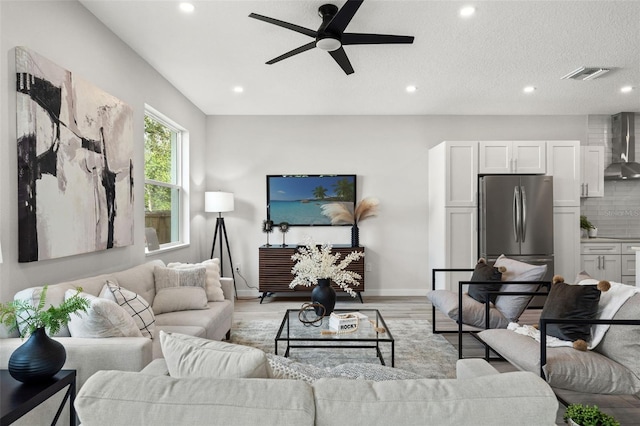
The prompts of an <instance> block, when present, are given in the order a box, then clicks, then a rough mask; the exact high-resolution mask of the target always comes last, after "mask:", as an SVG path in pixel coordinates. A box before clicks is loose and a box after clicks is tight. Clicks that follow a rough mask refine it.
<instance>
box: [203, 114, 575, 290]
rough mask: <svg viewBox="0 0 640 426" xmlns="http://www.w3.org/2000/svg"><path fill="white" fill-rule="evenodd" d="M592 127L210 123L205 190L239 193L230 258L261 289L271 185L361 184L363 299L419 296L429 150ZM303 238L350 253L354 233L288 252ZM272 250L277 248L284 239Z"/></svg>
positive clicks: (395, 120) (425, 278) (314, 231)
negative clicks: (313, 179) (374, 212)
mask: <svg viewBox="0 0 640 426" xmlns="http://www.w3.org/2000/svg"><path fill="white" fill-rule="evenodd" d="M586 126H587V119H586V116H535V117H523V116H382V117H379V116H342V117H335V116H315V117H310V116H210V117H208V119H207V141H208V142H207V151H206V156H207V160H206V162H207V164H208V167H207V169H206V184H207V189H208V190H217V189H221V190H225V191H231V192H234V193H235V196H236V211H234V212H232V213H227V214H225V222H226V226H227V231H228V234H229V239H230V245H231V251H232V256H233V258H234V264H235V265H238V264H240V265H241V273H242V275H243V276H244V277H246V278H247V281H248V283H249V285H250V286H255V287H257V282H258V247H259V246H260V245H262V244H265V242H266V237H265V235H264V234H263V233H262V232H261V224H262V220H264V219H266V183H265V176H266V175H268V174H287V173H301V174H316V173H355V174H357V175H358V181H357V191H358V198H362V197H367V196H376V197H378V198H379V199H380V202H381V204H380V214H379V216H378V217H374V218H371V219H367V220H366V221H364V222H362V223H361V224H360V244H361V245H363V246H365V247H366V257H365V261H366V263H367V264H369V265H370V267H371V271H370V272H367V273H366V291H365V294H364V295H365V296H366V295H416V296H422V295H424V294H425V293H426V291H427V288H428V286H429V279H430V277H429V273H428V271H429V268H430V265H429V264H428V261H427V239H428V232H427V216H426V215H427V208H428V206H427V200H428V194H427V187H428V182H427V175H428V174H427V157H428V150H429V148H430V147H431V146H433V145H435V144H437V143H439V142H440V141H442V140H483V139H484V140H491V139H497V140H501V139H507V140H508V139H536V140H550V139H571V140H585V136H586ZM214 224H215V221H214V217H213V216H212V217H208V218H207V228H206V229H205V231H204V232H203V233H202V235H203V239H204V240H203V242H202V244H203V245H206V244H209V247H210V244H211V239H212V237H213V235H212V234H213V227H214ZM305 235H311V236H312V237H313V238H314V239H315V240H316V241H319V242H331V243H334V244H348V243H350V230H349V228H348V227H329V228H327V227H318V228H311V227H301V228H292V230H291V231H290V232H289V233H288V234H287V236H286V242H287V243H291V244H295V243H299V242H302V241H303V239H304V236H305ZM270 242H271V243H272V244H274V243H276V244H277V243H280V242H281V235H280V233H279V231H278V230H276V231H274V233H273V234H271V237H270ZM209 250H210V248H209ZM437 266H440V265H433V266H431V267H437ZM226 275H229V274H228V272H227V273H226ZM237 288H238V293H239V294H240V295H241V296H243V295H245V296H249V295H256V290H255V289H250V288H248V287H247V286H246V285H245V284H244V282H243V281H242V279H237Z"/></svg>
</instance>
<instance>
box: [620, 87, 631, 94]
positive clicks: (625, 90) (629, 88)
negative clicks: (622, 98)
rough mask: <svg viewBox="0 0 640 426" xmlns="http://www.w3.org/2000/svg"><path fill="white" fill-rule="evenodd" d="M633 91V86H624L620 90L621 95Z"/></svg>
mask: <svg viewBox="0 0 640 426" xmlns="http://www.w3.org/2000/svg"><path fill="white" fill-rule="evenodd" d="M632 90H633V86H624V87H622V88H621V89H620V91H621V92H622V93H629V92H631V91H632Z"/></svg>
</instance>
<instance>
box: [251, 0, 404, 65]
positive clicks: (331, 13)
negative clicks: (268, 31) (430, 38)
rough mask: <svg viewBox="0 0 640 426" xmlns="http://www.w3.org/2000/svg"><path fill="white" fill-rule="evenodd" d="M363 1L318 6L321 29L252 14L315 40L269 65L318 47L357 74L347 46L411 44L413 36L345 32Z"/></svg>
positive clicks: (351, 0) (271, 61) (350, 0)
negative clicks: (345, 48)
mask: <svg viewBox="0 0 640 426" xmlns="http://www.w3.org/2000/svg"><path fill="white" fill-rule="evenodd" d="M362 2H363V0H347V2H346V3H345V4H344V5H343V6H342V8H340V9H338V7H337V6H336V5H334V4H323V5H322V6H320V7H319V8H318V14H319V15H320V17H321V18H322V24H320V27H319V28H318V30H317V31H314V30H311V29H309V28H305V27H301V26H299V25H295V24H292V23H289V22H285V21H280V20H278V19H274V18H270V17H268V16H264V15H259V14H257V13H251V14H250V15H249V17H250V18H254V19H257V20H259V21H263V22H267V23H269V24H272V25H277V26H279V27H282V28H286V29H288V30H291V31H295V32H298V33H300V34H304V35H306V36H308V37H312V38H314V39H315V41H312V42H310V43H307V44H305V45H302V46H300V47H298V48H296V49H293V50H291V51H289V52H287V53H284V54H282V55H280V56H278V57H276V58H273V59H271V60H270V61H267V62H266V63H267V64H268V65H272V64H275V63H276V62H280V61H282V60H283V59H287V58H290V57H292V56H294V55H297V54H300V53H303V52H306V51H307V50H311V49H313V48H314V47H317V48H319V49H321V50H324V51H327V52H329V54H330V55H331V57H332V58H333V59H334V60H335V61H336V63H337V64H338V65H339V66H340V68H342V70H343V71H344V72H345V74H347V75H349V74H353V72H354V70H353V67H352V66H351V62H349V58H348V57H347V54H346V52H345V51H344V48H343V46H348V45H356V44H411V43H413V36H399V35H387V34H361V33H345V32H344V31H345V29H346V28H347V25H349V23H350V22H351V19H353V16H354V15H355V14H356V12H357V11H358V9H359V8H360V5H361V4H362Z"/></svg>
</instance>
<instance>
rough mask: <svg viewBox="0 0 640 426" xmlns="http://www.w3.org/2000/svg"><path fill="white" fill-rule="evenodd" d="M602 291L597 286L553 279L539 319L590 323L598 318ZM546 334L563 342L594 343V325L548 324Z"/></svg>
mask: <svg viewBox="0 0 640 426" xmlns="http://www.w3.org/2000/svg"><path fill="white" fill-rule="evenodd" d="M599 301H600V290H599V289H598V286H596V285H571V284H567V283H565V282H562V281H561V280H558V279H556V277H554V282H553V284H552V285H551V290H550V291H549V295H548V296H547V300H546V301H545V303H544V307H543V308H542V314H540V318H547V319H576V320H590V319H594V318H595V317H596V313H597V312H598V302H599ZM547 335H549V336H554V337H557V338H559V339H562V340H568V341H570V342H575V341H576V340H584V341H588V340H591V324H548V325H547Z"/></svg>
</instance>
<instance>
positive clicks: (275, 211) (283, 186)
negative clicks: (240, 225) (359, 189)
mask: <svg viewBox="0 0 640 426" xmlns="http://www.w3.org/2000/svg"><path fill="white" fill-rule="evenodd" d="M268 179H269V194H268V198H269V199H268V201H269V219H270V220H272V221H273V222H274V223H275V224H278V223H281V222H288V223H289V224H290V225H294V226H295V225H331V219H329V218H328V217H327V216H325V215H324V214H322V205H323V204H328V203H344V204H345V205H346V206H347V208H348V209H349V210H350V211H353V207H354V204H355V189H356V185H355V176H351V175H335V176H269V177H268Z"/></svg>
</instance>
